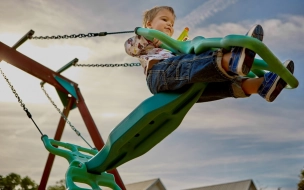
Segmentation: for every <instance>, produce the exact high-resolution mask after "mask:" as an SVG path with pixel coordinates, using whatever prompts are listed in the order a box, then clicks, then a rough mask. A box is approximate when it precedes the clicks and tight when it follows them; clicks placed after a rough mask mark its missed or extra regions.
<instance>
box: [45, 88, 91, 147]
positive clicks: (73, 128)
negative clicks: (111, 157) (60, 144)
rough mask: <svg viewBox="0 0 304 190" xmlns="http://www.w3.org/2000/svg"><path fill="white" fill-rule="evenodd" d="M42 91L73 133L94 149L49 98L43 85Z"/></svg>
mask: <svg viewBox="0 0 304 190" xmlns="http://www.w3.org/2000/svg"><path fill="white" fill-rule="evenodd" d="M41 89H42V91H43V92H44V94H45V95H46V97H47V98H48V99H49V101H50V102H51V103H52V104H53V106H54V107H55V109H56V110H57V111H58V112H59V113H60V115H61V116H62V117H63V119H64V120H65V121H66V122H67V124H69V125H70V127H71V129H72V130H73V131H75V133H76V134H77V135H78V136H79V137H81V138H82V140H84V141H85V142H86V143H87V145H89V147H91V148H93V147H92V146H91V145H90V144H89V143H88V142H87V141H86V140H85V139H84V138H83V136H82V135H81V133H80V132H79V131H78V130H77V129H76V128H75V127H74V125H72V123H71V122H70V121H69V120H68V118H67V117H66V116H65V115H64V114H63V113H62V111H61V110H60V109H59V108H58V107H57V105H56V104H55V102H54V101H53V100H52V98H51V97H50V96H49V94H48V93H47V92H46V90H45V89H44V86H43V85H41Z"/></svg>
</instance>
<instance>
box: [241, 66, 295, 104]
mask: <svg viewBox="0 0 304 190" xmlns="http://www.w3.org/2000/svg"><path fill="white" fill-rule="evenodd" d="M284 66H285V67H286V68H287V69H288V70H289V71H290V72H291V73H293V71H294V63H293V61H291V60H287V61H285V63H284ZM286 85H287V83H286V82H285V81H284V80H283V79H282V78H281V77H280V76H279V75H278V74H276V73H272V72H268V73H266V74H265V75H264V77H260V78H249V79H244V80H243V82H242V85H241V87H242V89H243V91H244V92H245V93H246V94H256V93H258V94H259V95H260V96H262V97H263V98H264V99H266V101H268V102H273V101H274V100H275V99H276V97H277V96H278V95H279V94H280V93H281V91H282V90H283V89H284V88H285V87H286Z"/></svg>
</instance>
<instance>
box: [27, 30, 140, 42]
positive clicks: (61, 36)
mask: <svg viewBox="0 0 304 190" xmlns="http://www.w3.org/2000/svg"><path fill="white" fill-rule="evenodd" d="M123 33H134V31H121V32H99V33H88V34H71V35H57V36H29V39H33V40H51V39H69V38H85V37H97V36H106V35H107V34H123Z"/></svg>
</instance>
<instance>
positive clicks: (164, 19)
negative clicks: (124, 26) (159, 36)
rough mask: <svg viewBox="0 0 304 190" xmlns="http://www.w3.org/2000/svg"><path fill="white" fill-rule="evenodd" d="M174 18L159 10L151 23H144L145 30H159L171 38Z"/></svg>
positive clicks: (167, 11) (167, 12) (168, 12)
mask: <svg viewBox="0 0 304 190" xmlns="http://www.w3.org/2000/svg"><path fill="white" fill-rule="evenodd" d="M173 25H174V16H173V14H172V13H171V12H170V11H169V10H167V9H162V10H160V11H159V12H158V13H157V15H156V16H155V18H154V19H153V20H152V21H148V22H147V23H146V26H147V28H151V29H155V30H159V31H161V32H163V33H165V34H167V35H168V36H170V37H171V36H172V35H173V33H174V28H173Z"/></svg>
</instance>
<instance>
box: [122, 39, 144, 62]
mask: <svg viewBox="0 0 304 190" xmlns="http://www.w3.org/2000/svg"><path fill="white" fill-rule="evenodd" d="M147 45H148V41H147V40H146V39H145V38H144V37H143V36H139V35H136V36H133V37H132V38H129V39H128V40H127V41H126V42H125V50H126V53H127V54H129V55H131V56H132V57H138V56H139V55H142V53H144V48H145V47H146V46H147Z"/></svg>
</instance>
